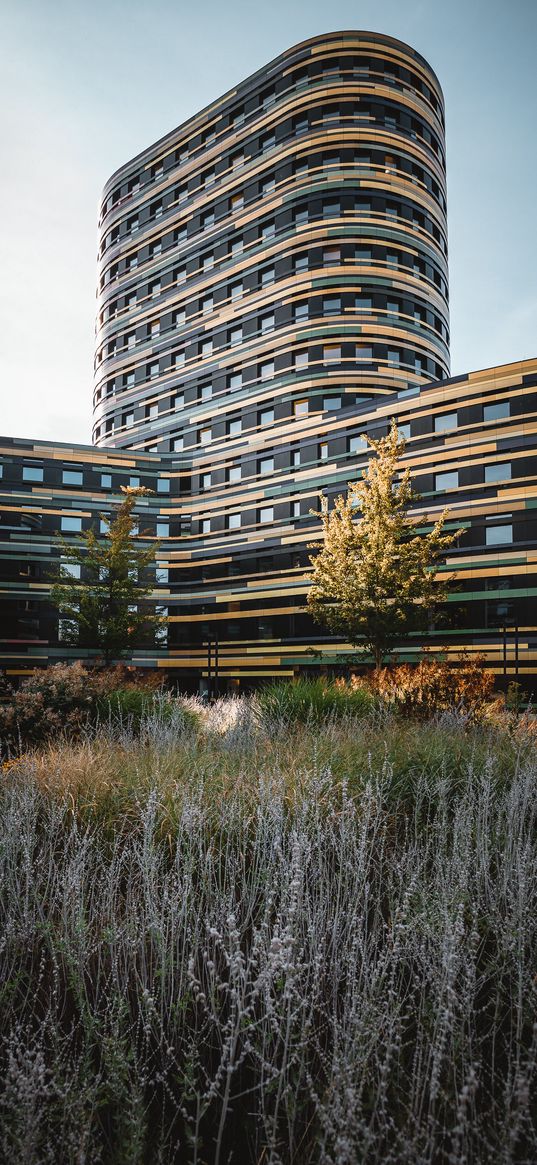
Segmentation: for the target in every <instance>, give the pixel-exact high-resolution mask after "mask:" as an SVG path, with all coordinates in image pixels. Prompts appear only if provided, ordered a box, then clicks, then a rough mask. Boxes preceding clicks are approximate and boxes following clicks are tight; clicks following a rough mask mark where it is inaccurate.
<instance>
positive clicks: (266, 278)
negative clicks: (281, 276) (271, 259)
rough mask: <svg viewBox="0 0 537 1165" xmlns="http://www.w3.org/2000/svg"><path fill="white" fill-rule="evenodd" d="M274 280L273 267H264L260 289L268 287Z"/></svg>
mask: <svg viewBox="0 0 537 1165" xmlns="http://www.w3.org/2000/svg"><path fill="white" fill-rule="evenodd" d="M275 278H276V271H275V270H274V267H265V270H264V271H262V272H261V287H268V286H269V284H271V283H274V280H275Z"/></svg>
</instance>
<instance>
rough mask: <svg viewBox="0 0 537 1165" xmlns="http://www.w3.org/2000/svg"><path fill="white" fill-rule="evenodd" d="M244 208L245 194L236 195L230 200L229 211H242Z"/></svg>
mask: <svg viewBox="0 0 537 1165" xmlns="http://www.w3.org/2000/svg"><path fill="white" fill-rule="evenodd" d="M243 206H244V194H242V193H241V194H234V195H233V196H232V198H230V200H229V209H230V210H231V211H235V210H242V207H243Z"/></svg>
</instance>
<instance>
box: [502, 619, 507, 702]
mask: <svg viewBox="0 0 537 1165" xmlns="http://www.w3.org/2000/svg"><path fill="white" fill-rule="evenodd" d="M502 631H503V678H504V680H505V685H506V687H507V624H506V623H504V625H503V627H502Z"/></svg>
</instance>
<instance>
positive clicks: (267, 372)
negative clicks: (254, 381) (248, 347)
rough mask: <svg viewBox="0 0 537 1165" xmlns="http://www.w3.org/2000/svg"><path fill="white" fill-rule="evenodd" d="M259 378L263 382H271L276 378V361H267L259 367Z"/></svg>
mask: <svg viewBox="0 0 537 1165" xmlns="http://www.w3.org/2000/svg"><path fill="white" fill-rule="evenodd" d="M259 376H260V379H261V380H271V378H272V377H273V376H274V360H267V361H266V362H265V363H264V364H260V365H259Z"/></svg>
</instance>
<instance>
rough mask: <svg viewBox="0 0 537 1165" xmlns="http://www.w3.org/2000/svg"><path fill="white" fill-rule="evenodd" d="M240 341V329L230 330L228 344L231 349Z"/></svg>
mask: <svg viewBox="0 0 537 1165" xmlns="http://www.w3.org/2000/svg"><path fill="white" fill-rule="evenodd" d="M241 340H242V328H231V331H230V332H229V343H230V345H231V347H234V345H235V344H240V342H241Z"/></svg>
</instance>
